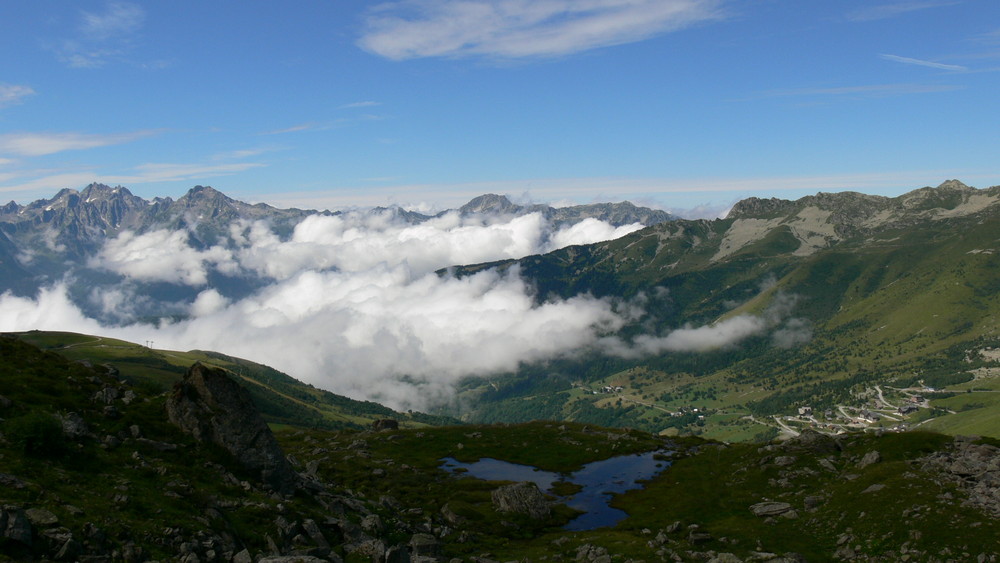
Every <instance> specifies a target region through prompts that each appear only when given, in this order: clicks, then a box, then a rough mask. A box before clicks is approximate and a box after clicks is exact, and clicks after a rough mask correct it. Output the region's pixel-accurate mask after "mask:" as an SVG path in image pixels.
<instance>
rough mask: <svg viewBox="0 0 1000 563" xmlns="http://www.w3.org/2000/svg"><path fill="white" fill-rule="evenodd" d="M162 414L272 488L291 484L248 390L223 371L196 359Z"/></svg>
mask: <svg viewBox="0 0 1000 563" xmlns="http://www.w3.org/2000/svg"><path fill="white" fill-rule="evenodd" d="M167 416H168V417H169V419H170V422H172V423H173V424H175V425H176V426H177V427H179V428H180V429H181V430H183V431H184V432H185V433H187V434H190V435H191V436H193V437H194V439H195V440H198V441H199V442H211V443H214V444H217V445H218V446H221V447H222V448H223V449H225V450H226V451H228V452H229V453H231V454H232V455H233V456H234V457H235V458H236V459H237V460H238V461H239V462H240V463H241V464H242V465H243V467H245V468H246V469H248V470H250V471H251V472H252V473H254V474H256V475H258V476H259V478H260V480H261V481H262V482H264V483H266V484H268V485H270V486H271V487H273V488H274V489H275V490H277V491H280V492H283V493H288V492H291V491H293V490H294V489H295V487H296V485H297V482H298V475H296V473H295V471H294V470H293V469H292V467H291V465H290V464H289V463H288V460H287V459H286V458H285V453H284V452H283V451H282V450H281V446H279V445H278V441H277V440H276V439H275V438H274V434H272V433H271V429H270V428H268V427H267V423H265V422H264V419H263V418H261V416H260V413H258V412H257V409H256V408H255V407H254V405H253V402H252V401H251V400H250V394H249V393H248V392H247V391H246V389H244V388H242V387H240V385H239V384H237V383H236V382H235V381H233V380H232V379H231V378H230V377H229V376H228V375H227V374H226V372H225V370H222V369H218V368H210V367H207V366H205V365H203V364H201V363H196V364H194V365H193V366H191V368H190V369H189V370H188V372H187V374H185V376H184V379H183V380H181V381H179V382H177V383H176V384H175V385H174V388H173V391H172V392H171V394H170V398H169V399H168V400H167Z"/></svg>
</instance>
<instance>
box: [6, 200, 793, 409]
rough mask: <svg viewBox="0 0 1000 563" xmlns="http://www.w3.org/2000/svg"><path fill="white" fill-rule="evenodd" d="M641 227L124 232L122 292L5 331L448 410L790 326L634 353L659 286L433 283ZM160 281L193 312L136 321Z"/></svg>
mask: <svg viewBox="0 0 1000 563" xmlns="http://www.w3.org/2000/svg"><path fill="white" fill-rule="evenodd" d="M192 224H195V223H192ZM640 227H641V226H640V225H630V226H627V227H619V228H615V227H613V226H611V225H609V224H606V223H602V222H600V221H597V220H593V219H590V220H585V221H582V222H579V223H577V224H575V225H572V226H568V227H563V228H556V227H555V226H553V225H552V224H550V223H549V222H548V221H546V220H545V219H544V218H543V217H542V216H541V215H540V214H530V215H525V216H521V217H513V218H505V219H497V218H493V219H486V218H483V217H474V218H469V217H461V216H459V215H457V214H448V215H444V216H442V217H439V218H436V219H433V220H431V221H428V222H425V223H421V224H417V225H411V224H407V223H404V222H402V221H400V220H399V219H398V218H396V217H395V216H394V215H393V214H392V213H389V212H387V213H383V214H374V215H370V214H361V213H352V214H346V215H341V216H320V215H316V216H311V217H309V218H307V219H306V220H304V221H302V222H301V223H299V224H298V225H297V226H296V227H295V229H294V231H293V232H292V233H291V234H290V235H288V236H286V237H284V238H281V237H279V236H278V235H277V234H275V232H274V231H273V230H272V229H271V228H270V226H269V225H267V224H266V223H263V222H237V223H233V224H232V225H231V226H230V228H229V232H228V233H226V234H225V236H223V237H221V238H220V239H219V240H218V241H217V242H216V243H215V244H213V245H204V244H197V243H195V242H193V241H194V238H193V233H192V232H191V231H188V230H178V231H167V230H158V231H151V232H146V233H142V234H136V233H131V232H126V233H123V234H121V235H120V236H119V237H117V238H115V239H111V240H109V241H107V243H106V244H105V246H104V247H103V248H102V249H101V250H100V251H99V252H97V253H96V254H95V255H94V256H93V257H92V259H91V261H90V264H89V267H90V268H92V269H97V270H100V271H105V272H112V273H115V274H118V275H119V276H122V281H121V282H120V283H116V284H115V285H112V286H101V287H95V288H94V289H92V290H91V291H90V292H89V293H88V294H87V295H86V297H85V301H86V303H74V302H73V300H72V299H71V298H70V297H69V295H71V294H73V291H72V289H71V286H70V284H69V282H61V283H59V284H56V285H55V286H53V287H50V288H47V289H45V290H43V291H41V292H40V293H39V295H38V296H36V297H35V298H33V299H30V298H21V297H15V296H12V295H10V294H5V295H3V296H0V330H4V331H18V330H30V329H42V330H71V331H79V332H87V333H92V334H100V335H105V336H111V337H116V338H122V339H125V340H130V341H133V342H145V341H150V340H151V341H153V342H155V346H156V347H157V348H161V349H180V350H189V349H195V348H197V349H209V350H217V351H220V352H224V353H227V354H232V355H235V356H239V357H243V358H247V359H250V360H254V361H257V362H260V363H264V364H267V365H270V366H273V367H275V368H277V369H279V370H281V371H284V372H286V373H288V374H290V375H292V376H293V377H296V378H298V379H300V380H303V381H305V382H307V383H311V384H313V385H316V386H317V387H321V388H324V389H328V390H331V391H333V392H336V393H340V394H343V395H347V396H350V397H354V398H359V399H370V400H375V401H379V402H382V403H384V404H387V405H389V406H392V407H394V408H398V409H405V408H415V409H424V408H427V407H429V406H432V405H434V404H437V403H440V402H443V401H447V400H448V399H449V398H450V397H451V396H452V393H453V388H454V385H455V383H456V382H457V381H458V380H459V379H461V378H463V377H466V376H470V375H471V376H477V375H478V376H486V375H491V374H497V373H502V372H509V371H513V370H516V369H517V368H518V366H519V365H520V364H522V363H526V362H539V361H547V360H552V359H556V358H562V357H571V356H573V355H575V354H579V353H580V352H581V351H585V350H597V351H602V352H605V353H611V354H616V355H618V356H622V357H630V358H638V357H643V356H647V355H651V354H660V353H664V352H673V351H705V350H708V349H712V348H717V347H724V346H728V345H732V344H734V343H738V342H739V341H741V340H743V339H745V338H748V337H750V336H754V335H759V334H763V333H764V332H765V331H767V330H770V329H771V328H774V327H776V326H777V325H778V323H780V321H781V319H783V318H784V317H786V316H787V311H786V310H782V311H775V310H772V311H769V312H768V314H767V315H764V316H762V317H754V316H741V317H736V318H734V319H730V320H728V321H724V322H721V323H718V324H716V325H712V326H707V327H683V328H680V329H678V330H675V331H672V332H669V333H667V334H665V335H662V336H642V337H639V338H636V339H634V340H631V341H627V342H626V341H624V340H621V339H619V338H618V337H616V336H615V334H616V332H617V331H619V330H620V329H621V328H622V327H624V326H625V325H626V324H627V323H630V322H634V321H636V320H639V319H641V318H642V317H643V316H644V315H645V312H644V307H645V306H646V305H648V304H649V303H650V301H651V300H653V299H664V298H667V296H666V295H665V293H666V292H665V291H664V292H653V294H652V295H651V296H645V295H644V296H642V297H641V298H638V299H635V300H633V301H631V302H628V303H625V302H620V301H616V300H613V299H597V298H595V297H593V296H590V295H579V296H576V297H573V298H570V299H552V300H547V301H544V302H539V300H538V299H537V298H536V295H535V294H534V291H533V288H532V287H531V286H530V285H529V284H528V283H526V282H525V280H523V279H522V278H521V277H520V275H519V273H518V271H517V269H516V268H512V269H510V270H508V271H506V272H503V273H501V272H499V271H496V270H484V271H480V272H478V273H476V274H475V275H470V276H466V277H462V278H457V277H454V276H450V275H443V276H440V275H438V274H437V273H435V272H436V271H438V270H440V269H442V268H446V267H448V266H451V265H454V264H469V263H476V262H485V261H493V260H499V259H503V258H519V257H522V256H525V255H528V254H534V253H540V252H547V251H550V250H553V249H555V248H559V247H562V246H565V245H568V244H583V243H590V242H596V241H599V240H605V239H607V238H614V237H618V236H622V235H624V234H626V233H628V232H631V231H633V230H636V229H638V228H640ZM192 228H193V227H192ZM219 276H223V277H229V278H230V279H248V280H253V282H254V283H256V284H257V285H256V287H258V289H256V290H253V291H250V292H248V293H244V294H241V295H236V294H232V293H229V294H227V290H226V288H225V286H224V284H214V283H213V280H216V281H218V280H219ZM144 284H145V285H144ZM150 284H154V285H155V284H170V287H173V288H177V289H176V290H175V291H173V292H172V293H171V295H174V296H175V297H174V299H181V301H180V302H164V303H160V304H159V306H161V307H163V308H165V309H171V308H172V314H180V315H181V316H182V317H183V316H184V315H186V317H185V318H183V320H174V321H161V322H160V323H158V324H155V325H154V324H148V323H142V322H138V321H137V320H136V315H137V314H140V313H137V310H138V309H139V308H142V307H148V306H149V305H150V299H151V298H150V293H149V291H148V289H149V287H151V285H150ZM177 295H188V297H184V298H178V297H176V296H177ZM84 305H89V306H91V307H93V308H96V309H97V310H99V311H101V312H102V313H103V314H104V315H106V316H107V318H117V319H126V320H124V321H123V322H119V323H116V324H111V323H109V322H107V321H105V322H104V323H101V322H98V321H97V320H95V319H94V318H89V317H88V316H87V315H85V314H84V313H83V312H82V309H83V308H84V307H83V306H84ZM154 305H156V304H155V303H154ZM772 309H774V308H772ZM102 318H104V317H102ZM786 328H788V329H789V332H788V333H787V334H783V336H782V337H781V338H782V343H785V342H787V343H788V345H794V344H795V343H797V342H799V341H800V338H801V337H800V335H799V333H794V334H793V332H791V331H792V330H793V329H795V328H797V327H796V326H791V325H789V326H788V327H786ZM799 332H801V331H799Z"/></svg>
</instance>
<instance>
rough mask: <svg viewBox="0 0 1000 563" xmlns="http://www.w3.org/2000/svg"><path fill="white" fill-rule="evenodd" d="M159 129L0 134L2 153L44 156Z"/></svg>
mask: <svg viewBox="0 0 1000 563" xmlns="http://www.w3.org/2000/svg"><path fill="white" fill-rule="evenodd" d="M156 133H157V131H152V130H147V131H133V132H130V133H111V134H104V135H94V134H87V133H7V134H4V135H0V153H7V154H15V155H18V156H44V155H47V154H55V153H58V152H63V151H71V150H84V149H93V148H97V147H105V146H108V145H120V144H123V143H129V142H132V141H135V140H137V139H141V138H143V137H149V136H151V135H155V134H156Z"/></svg>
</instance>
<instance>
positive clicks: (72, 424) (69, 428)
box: [59, 412, 90, 440]
mask: <svg viewBox="0 0 1000 563" xmlns="http://www.w3.org/2000/svg"><path fill="white" fill-rule="evenodd" d="M59 422H60V423H61V424H62V431H63V435H64V436H66V437H67V438H69V439H71V440H79V439H80V438H83V437H85V436H87V435H88V434H90V429H89V428H87V423H86V422H85V421H84V420H83V417H82V416H80V415H79V414H77V413H75V412H69V413H66V414H61V415H59Z"/></svg>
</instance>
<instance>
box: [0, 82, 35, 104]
mask: <svg viewBox="0 0 1000 563" xmlns="http://www.w3.org/2000/svg"><path fill="white" fill-rule="evenodd" d="M34 94H35V90H34V89H32V88H31V87H29V86H22V85H19V84H0V108H4V107H7V106H12V105H15V104H19V103H21V102H22V101H23V100H24V98H27V97H28V96H33V95H34Z"/></svg>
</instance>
